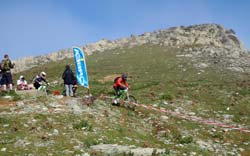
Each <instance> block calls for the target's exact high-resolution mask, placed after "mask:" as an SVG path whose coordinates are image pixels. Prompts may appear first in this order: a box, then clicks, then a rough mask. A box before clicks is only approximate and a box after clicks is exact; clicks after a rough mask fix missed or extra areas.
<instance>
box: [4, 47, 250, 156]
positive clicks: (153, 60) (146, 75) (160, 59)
mask: <svg viewBox="0 0 250 156" xmlns="http://www.w3.org/2000/svg"><path fill="white" fill-rule="evenodd" d="M177 54H181V51H180V50H178V49H168V48H164V47H159V46H140V47H135V48H132V49H126V48H124V49H115V50H111V51H106V52H103V53H95V54H93V55H91V56H87V65H88V67H87V68H88V74H89V80H90V87H91V93H92V94H94V95H95V96H98V95H100V94H111V93H112V83H113V82H112V80H111V81H108V82H100V81H99V80H102V79H103V78H104V77H106V76H109V75H112V74H120V73H123V72H127V73H128V74H129V76H130V78H129V83H130V85H131V89H130V92H131V94H133V95H135V96H136V97H137V98H138V99H139V101H140V103H145V104H155V105H157V106H159V107H166V108H168V109H172V110H174V109H176V108H178V107H182V108H183V109H184V110H185V111H186V112H195V113H196V115H197V116H201V117H204V118H214V119H216V120H220V121H222V120H223V119H224V118H223V115H225V114H230V115H234V116H233V118H232V120H233V121H234V122H235V123H237V124H242V125H249V123H250V117H249V114H250V105H249V98H250V94H249V93H250V89H249V86H250V78H249V76H248V75H246V74H245V75H244V74H240V73H233V72H230V71H227V70H223V72H222V71H221V70H219V69H218V67H216V66H214V67H210V68H207V69H204V71H203V72H201V71H200V70H198V69H195V68H193V66H192V63H191V62H190V60H188V59H185V58H183V57H176V55H177ZM66 63H69V64H73V59H67V60H63V61H60V62H59V63H58V62H52V63H49V64H47V65H44V66H41V67H39V68H33V69H31V70H29V71H26V72H25V73H20V74H23V75H25V76H26V78H27V79H29V80H31V79H32V77H33V76H35V75H36V74H37V73H39V72H40V71H41V70H44V71H46V72H47V74H48V79H49V80H50V81H53V80H59V81H60V77H61V74H62V72H63V70H64V66H65V64H66ZM198 73H201V74H198ZM18 75H19V74H18ZM15 77H17V75H15ZM57 89H62V86H57ZM85 91H86V89H83V88H81V89H80V92H85ZM164 101H165V102H168V103H172V104H169V105H164ZM228 107H229V108H230V109H229V110H227V108H228ZM119 109H120V108H119ZM123 111H124V110H123ZM143 113H145V117H146V116H152V117H155V120H156V121H157V120H158V118H159V115H157V114H154V113H153V114H152V115H150V114H151V113H149V112H148V113H147V112H143ZM124 115H126V112H125V114H124ZM130 116H131V114H130V115H128V119H127V122H126V124H127V125H128V127H129V126H131V125H130V122H131V121H130V120H131V119H130ZM132 116H136V118H139V117H138V116H137V115H136V114H133V113H132ZM69 118H70V117H69ZM139 119H140V118H139ZM3 120H4V119H3ZM10 120H12V119H10ZM69 120H71V119H69ZM136 121H137V120H136ZM138 121H140V120H138ZM2 122H5V120H4V121H2ZM65 122H66V123H67V119H65ZM107 122H108V121H107ZM94 123H95V121H93V122H92V124H94ZM109 124H110V123H107V125H109ZM111 125H112V124H111ZM180 125H181V127H180ZM117 126H118V127H119V126H121V128H120V130H118V132H117V131H113V132H111V133H107V134H103V135H104V136H106V137H107V138H108V139H107V140H106V143H115V142H119V141H117V138H119V139H120V140H124V139H122V138H123V137H125V136H127V135H128V134H126V133H125V132H124V131H123V130H122V129H123V128H124V125H117ZM137 126H140V127H143V125H141V124H138V125H137ZM203 126H204V125H202V127H201V125H200V124H197V123H193V122H189V121H183V120H180V119H178V118H170V120H169V121H168V123H166V124H164V126H163V127H162V128H163V129H165V130H166V129H168V130H170V132H171V134H170V135H169V136H165V139H167V140H168V139H170V140H172V141H173V145H168V146H166V145H164V144H163V143H162V141H159V140H158V141H157V140H155V139H153V138H154V137H153V136H154V135H153V136H152V135H149V134H151V133H157V132H156V131H158V129H157V127H153V128H152V129H151V128H150V129H149V131H151V132H148V133H147V131H146V130H145V131H144V133H145V134H144V135H142V136H140V135H139V133H136V132H134V133H133V134H136V135H135V136H131V137H132V138H134V139H139V140H144V141H142V142H144V143H145V142H148V144H151V146H155V147H161V148H164V147H167V148H169V149H170V150H177V151H178V150H181V151H183V152H188V151H190V150H192V151H196V152H197V153H201V154H203V155H211V154H212V153H210V152H209V151H206V150H205V151H204V150H201V149H196V148H197V147H196V146H194V145H192V144H189V145H187V146H185V147H184V148H180V147H175V146H174V144H177V143H179V142H181V139H182V135H183V132H185V131H188V132H190V134H188V136H192V137H194V138H203V139H205V140H209V139H212V140H216V139H219V140H221V141H222V142H225V143H228V142H230V143H233V144H236V145H238V146H241V142H243V141H244V142H247V141H249V140H247V138H249V134H244V133H240V132H237V131H232V132H230V133H226V134H224V133H223V132H222V131H217V132H216V133H215V134H211V133H209V131H210V130H211V127H210V126H204V127H203ZM118 129H119V128H118ZM143 129H146V128H143ZM194 129H196V130H197V129H198V130H197V131H196V132H193V131H192V130H194ZM75 133H76V134H75V135H77V136H79V137H80V134H81V133H78V132H75ZM110 134H112V135H113V134H114V135H115V136H116V138H115V139H114V138H112V137H111V136H112V135H111V136H110ZM22 135H25V134H22ZM93 135H94V134H93ZM223 135H224V136H223ZM146 136H147V137H146ZM89 137H91V135H89ZM93 137H96V136H93ZM152 137H153V138H152ZM80 138H81V137H80ZM104 138H105V137H104ZM65 139H66V140H67V138H65ZM119 139H118V140H119ZM89 140H91V139H89ZM132 142H134V143H132ZM132 142H131V141H130V142H129V141H128V144H136V143H135V141H132ZM86 144H90V145H91V144H96V141H93V142H91V141H90V142H89V143H86ZM138 144H139V145H141V146H142V144H143V143H141V142H140V141H139V143H138ZM58 146H60V145H58ZM62 146H63V145H62ZM242 147H243V148H245V146H244V145H243V146H242ZM58 148H60V147H58ZM179 148H180V149H179ZM249 152H250V151H247V150H246V151H245V153H246V154H247V153H248V154H249Z"/></svg>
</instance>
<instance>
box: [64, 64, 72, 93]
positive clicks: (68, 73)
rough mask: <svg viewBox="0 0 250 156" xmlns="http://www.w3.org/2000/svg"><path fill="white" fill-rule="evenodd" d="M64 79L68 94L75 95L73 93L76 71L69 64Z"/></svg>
mask: <svg viewBox="0 0 250 156" xmlns="http://www.w3.org/2000/svg"><path fill="white" fill-rule="evenodd" d="M62 79H63V80H64V88H65V91H66V96H74V93H73V84H74V73H73V72H72V70H71V69H70V66H69V65H66V66H65V71H64V72H63V74H62Z"/></svg>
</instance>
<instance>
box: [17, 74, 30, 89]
mask: <svg viewBox="0 0 250 156" xmlns="http://www.w3.org/2000/svg"><path fill="white" fill-rule="evenodd" d="M28 89H29V86H28V84H27V81H26V80H25V78H24V76H23V75H21V76H20V78H19V80H17V90H28Z"/></svg>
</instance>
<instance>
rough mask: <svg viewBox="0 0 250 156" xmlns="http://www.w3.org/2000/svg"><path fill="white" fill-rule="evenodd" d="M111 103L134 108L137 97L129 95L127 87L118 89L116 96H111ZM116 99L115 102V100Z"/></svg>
mask: <svg viewBox="0 0 250 156" xmlns="http://www.w3.org/2000/svg"><path fill="white" fill-rule="evenodd" d="M111 98H112V105H117V106H120V105H121V106H124V107H125V108H129V109H132V110H134V109H135V107H136V105H135V104H137V99H136V98H135V97H134V96H133V95H130V94H129V92H128V89H125V90H120V91H119V93H118V96H114V97H111ZM115 101H116V102H115Z"/></svg>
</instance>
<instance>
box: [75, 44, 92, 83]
mask: <svg viewBox="0 0 250 156" xmlns="http://www.w3.org/2000/svg"><path fill="white" fill-rule="evenodd" d="M73 53H74V60H75V65H76V78H77V82H78V83H79V84H80V85H82V86H83V87H86V88H89V81H88V73H87V67H86V61H85V56H84V53H83V51H82V50H81V49H80V48H77V47H74V48H73Z"/></svg>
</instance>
